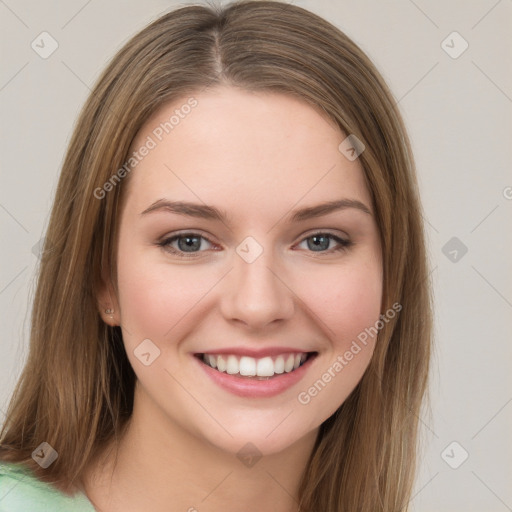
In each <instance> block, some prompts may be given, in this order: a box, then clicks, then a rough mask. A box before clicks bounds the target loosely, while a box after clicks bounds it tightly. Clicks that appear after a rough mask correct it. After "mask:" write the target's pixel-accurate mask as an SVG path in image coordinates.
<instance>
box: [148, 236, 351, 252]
mask: <svg viewBox="0 0 512 512" xmlns="http://www.w3.org/2000/svg"><path fill="white" fill-rule="evenodd" d="M320 235H322V236H324V237H328V238H330V239H332V240H334V241H335V242H337V243H338V244H339V245H338V247H335V248H334V249H328V250H326V251H309V252H313V253H314V252H318V254H321V255H322V254H332V253H335V252H341V251H346V250H347V249H348V248H349V247H351V246H352V245H353V242H352V241H350V240H345V239H344V238H340V237H339V236H337V235H334V234H333V233H329V232H325V231H317V232H316V233H311V234H310V235H308V236H307V237H305V238H303V239H302V240H301V241H300V242H299V243H302V242H304V241H305V240H308V239H309V238H313V237H315V236H320ZM186 237H191V238H202V239H203V240H206V241H207V242H208V243H210V244H212V245H215V244H214V243H213V242H212V241H211V240H209V239H208V238H207V237H205V236H203V235H201V234H200V233H194V232H184V233H179V234H177V235H173V236H171V237H168V238H165V239H163V240H161V241H160V242H158V243H157V245H158V246H159V247H161V248H162V249H164V250H165V251H167V252H170V253H171V254H174V255H176V256H178V257H180V258H196V257H198V255H199V254H201V253H202V252H204V251H197V252H190V253H186V252H183V251H180V250H178V249H175V248H174V247H171V243H172V242H174V241H175V240H178V239H180V238H186Z"/></svg>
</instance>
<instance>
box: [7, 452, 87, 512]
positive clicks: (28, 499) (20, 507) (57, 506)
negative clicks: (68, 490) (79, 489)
mask: <svg viewBox="0 0 512 512" xmlns="http://www.w3.org/2000/svg"><path fill="white" fill-rule="evenodd" d="M0 512H95V509H94V507H93V506H92V503H91V502H90V501H89V500H88V499H87V496H86V495H85V494H83V493H77V494H75V495H74V496H73V497H70V496H68V495H66V494H64V493H62V492H60V491H58V490H57V489H55V488H54V487H53V486H51V485H50V484H47V483H46V482H41V480H38V479H37V478H35V476H34V475H33V473H32V472H31V471H30V470H29V469H28V468H26V467H25V466H21V465H18V464H11V463H7V462H0Z"/></svg>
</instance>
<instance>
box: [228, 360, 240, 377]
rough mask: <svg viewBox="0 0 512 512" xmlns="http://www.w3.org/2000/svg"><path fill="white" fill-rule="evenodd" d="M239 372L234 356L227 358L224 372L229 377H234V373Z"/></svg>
mask: <svg viewBox="0 0 512 512" xmlns="http://www.w3.org/2000/svg"><path fill="white" fill-rule="evenodd" d="M239 370H240V367H239V365H238V359H237V358H236V357H235V356H228V364H227V368H226V372H228V373H229V374H230V375H234V374H235V373H238V371H239Z"/></svg>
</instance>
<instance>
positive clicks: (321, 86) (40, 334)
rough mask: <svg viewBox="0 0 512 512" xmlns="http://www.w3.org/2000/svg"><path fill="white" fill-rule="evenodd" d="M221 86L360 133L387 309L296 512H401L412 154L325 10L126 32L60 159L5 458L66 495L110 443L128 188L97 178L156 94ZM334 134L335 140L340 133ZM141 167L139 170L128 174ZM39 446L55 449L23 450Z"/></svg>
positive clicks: (366, 70)
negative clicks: (118, 244) (293, 104)
mask: <svg viewBox="0 0 512 512" xmlns="http://www.w3.org/2000/svg"><path fill="white" fill-rule="evenodd" d="M218 84H226V85H231V86H235V87H240V88H243V89H246V90H252V91H273V92H281V93H283V94H291V95H294V96H295V97H296V98H299V99H301V100H302V101H305V102H308V103H309V104H310V105H312V106H314V107H315V108H320V109H321V111H323V112H324V113H325V115H326V116H327V117H328V118H329V119H330V120H332V121H333V122H334V123H336V125H337V126H338V127H339V128H340V130H341V132H342V133H343V134H345V135H348V134H353V135H355V136H356V137H357V138H358V139H360V140H361V141H363V142H364V144H365V147H366V149H365V150H364V152H363V153H362V154H361V155H360V156H359V159H360V161H361V164H362V166H363V170H364V175H365V179H366V182H367V186H368V189H369V191H370V193H371V196H372V200H373V207H374V211H375V213H376V218H377V223H378V228H379V232H380V237H381V243H382V251H383V270H384V273H383V296H382V312H384V311H387V310H388V309H389V308H391V307H392V305H393V304H394V303H395V302H398V303H400V304H401V306H402V310H401V311H400V314H399V315H397V316H396V317H395V318H394V319H393V320H392V321H389V322H387V323H386V324H385V325H384V327H383V328H382V329H381V330H380V331H379V334H378V341H377V343H376V348H375V352H374V355H373V358H372V360H371V362H370V364H369V367H368V368H367V371H366V372H365V374H364V376H363V378H362V379H361V381H360V382H359V384H358V385H357V387H356V388H355V390H354V391H353V392H352V393H351V395H350V396H349V397H348V399H347V400H346V401H345V402H344V403H343V404H342V405H341V407H340V408H339V409H338V411H337V412H336V413H335V414H334V415H333V416H332V417H331V418H329V419H328V420H327V421H326V422H324V423H323V424H322V426H321V428H320V431H319V435H318V440H317V444H316V446H315V448H314V450H313V453H312V454H311V457H310V460H309V463H308V465H307V467H306V468H305V471H304V474H303V479H302V482H301V486H300V496H299V500H300V505H301V510H302V511H304V512H318V511H320V510H322V511H327V512H330V511H336V512H342V511H350V512H354V511H366V512H377V511H386V512H391V511H393V512H396V511H399V510H406V509H407V504H408V501H409V499H410V496H411V489H412V484H413V481H414V475H415V466H416V453H417V449H418V446H417V444H418V443H417V440H418V426H419V423H418V422H419V413H420V407H421V405H422V403H423V398H424V395H425V393H426V387H427V375H428V368H429V359H430V350H431V335H432V334H431V333H432V327H431V324H432V318H431V317H432V301H431V292H430V285H429V279H428V277H429V276H428V261H427V257H426V248H425V240H424V232H423V224H422V217H421V205H420V201H419V197H418V190H417V182H416V176H415V169H414V162H413V157H412V154H411V147H410V143H409V139H408V137H407V134H406V130H405V127H404V124H403V121H402V118H401V115H400V113H399V111H398V108H397V105H396V101H395V100H394V98H393V96H392V94H391V93H390V91H389V89H388V87H387V86H386V84H385V83H384V80H383V79H382V77H381V75H380V74H379V72H378V71H377V70H376V68H375V67H374V65H373V64H372V62H371V61H370V60H369V59H368V57H367V56H366V55H365V54H364V53H363V51H362V50H361V49H360V48H359V47H358V46H357V45H356V44H355V43H354V42H353V41H352V40H351V39H350V38H348V37H347V36H346V35H345V34H344V33H343V32H341V31H340V30H339V29H337V28H336V27H334V26H333V25H331V24H330V23H328V22H327V21H325V20H324V19H322V18H320V17H318V16H316V15H315V14H312V13H311V12H308V11H306V10H304V9H302V8H299V7H296V6H294V5H291V4H285V3H281V2H274V1H242V2H236V3H232V4H230V5H228V6H226V7H223V8H221V7H205V6H187V7H183V8H180V9H177V10H174V11H172V12H169V13H167V14H165V15H163V16H161V17H160V18H159V19H157V20H156V21H154V22H153V23H151V24H150V25H149V26H148V27H147V28H145V29H144V30H142V31H141V32H140V33H138V34H137V35H135V36H134V37H133V38H132V39H131V40H130V41H128V43H126V45H125V46H124V47H123V48H122V49H121V50H120V51H119V52H118V53H117V55H115V56H114V58H113V59H112V61H111V62H110V64H109V65H108V67H107V68H106V70H105V71H104V72H103V74H102V75H101V76H100V78H99V79H98V81H97V83H96V85H95V87H94V89H93V90H92V93H91V95H90V96H89V98H88V100H87V101H86V103H85V106H84V107H83V109H82V111H81V113H80V116H79V118H78V121H77V124H76V127H75V129H74V133H73V137H72V139H71V141H70V144H69V148H68V151H67V154H66V157H65V160H64V163H63V167H62V172H61V176H60V181H59V184H58V189H57V192H56V197H55V201H54V205H53V209H52V213H51V218H50V222H49V226H48V230H47V234H46V244H45V250H44V254H43V258H42V261H41V265H40V271H39V277H38V283H37V290H36V295H35V299H34V304H33V314H32V325H31V337H30V351H29V356H28V360H27V362H26V364H25V367H24V370H23V373H22V375H21V378H20V380H19V382H18V384H17V386H16V389H15V392H14V394H13V397H12V399H11V402H10V405H9V409H8V411H7V416H6V421H5V424H4V426H3V429H2V432H1V436H0V443H1V446H0V460H3V461H10V462H18V463H24V464H26V465H28V466H29V467H30V468H33V469H34V471H35V473H36V476H37V477H38V478H40V479H41V480H44V481H48V482H52V483H54V484H55V485H56V486H59V487H60V488H63V489H70V490H71V489H76V488H77V484H78V483H79V482H80V479H81V477H82V476H83V474H84V470H85V468H86V467H87V465H88V463H89V462H90V461H91V460H93V458H94V457H95V456H96V454H97V453H99V451H100V450H101V449H102V448H103V447H104V446H106V444H107V443H108V442H109V441H111V440H112V439H118V438H119V437H120V436H121V434H122V431H123V428H124V427H125V426H126V424H127V420H128V419H129V417H130V415H131V412H132V406H133V391H134V383H135V374H134V372H133V369H132V368H131V366H130V364H129V361H128V359H127V357H126V354H125V351H124V347H123V342H122V337H121V331H120V328H119V327H115V328H112V327H109V326H107V325H106V324H105V323H104V322H103V321H102V319H101V317H100V315H99V313H98V305H97V300H96V293H97V290H98V285H99V283H100V282H101V278H102V276H104V275H106V274H108V273H110V275H111V276H112V278H113V282H116V276H115V269H116V254H115V244H114V241H115V237H116V229H117V224H118V214H117V211H118V205H119V202H120V200H121V197H122V195H121V192H122V190H123V189H124V187H125V185H126V181H127V180H128V179H129V177H127V178H125V179H124V180H120V182H119V183H116V186H114V187H112V190H111V191H110V192H109V193H107V194H105V197H104V198H102V199H98V198H97V196H98V193H97V192H96V195H95V190H96V191H97V190H98V187H102V186H103V185H104V184H105V183H106V182H107V181H108V180H109V179H111V177H112V176H113V174H115V172H116V170H118V169H120V168H121V167H122V166H123V164H124V163H125V162H126V161H127V159H128V157H129V154H130V153H129V152H130V147H131V144H132V142H133V140H134V138H135V136H136V134H137V132H138V131H139V129H140V128H141V127H142V125H143V124H144V122H145V121H146V120H147V119H148V118H149V116H150V115H151V114H152V113H154V112H155V111H156V110H157V109H158V108H159V107H161V106H162V105H163V104H164V103H166V102H169V101H173V100H176V99H178V98H183V97H187V96H190V95H192V94H194V93H197V92H198V91H200V90H201V89H204V88H205V87H207V86H215V85H218ZM340 141H341V139H340ZM134 172H136V171H134ZM43 441H46V442H47V443H49V444H50V445H51V446H52V447H53V448H54V449H55V450H56V451H57V452H58V454H59V456H58V458H57V460H56V461H55V462H54V463H53V464H51V465H50V466H49V467H48V468H47V469H42V468H40V467H39V466H38V465H37V464H35V462H34V461H33V460H32V458H31V454H32V452H33V450H34V449H35V448H36V447H37V446H38V445H39V444H40V443H41V442H43Z"/></svg>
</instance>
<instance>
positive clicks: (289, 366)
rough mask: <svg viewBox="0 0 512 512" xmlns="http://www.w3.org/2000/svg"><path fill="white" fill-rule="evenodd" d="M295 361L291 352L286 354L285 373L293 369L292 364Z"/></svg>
mask: <svg viewBox="0 0 512 512" xmlns="http://www.w3.org/2000/svg"><path fill="white" fill-rule="evenodd" d="M294 363H295V357H294V356H293V354H290V355H289V356H288V359H287V360H286V362H285V363H284V371H285V372H286V373H289V372H291V371H292V370H293V364H294Z"/></svg>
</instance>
